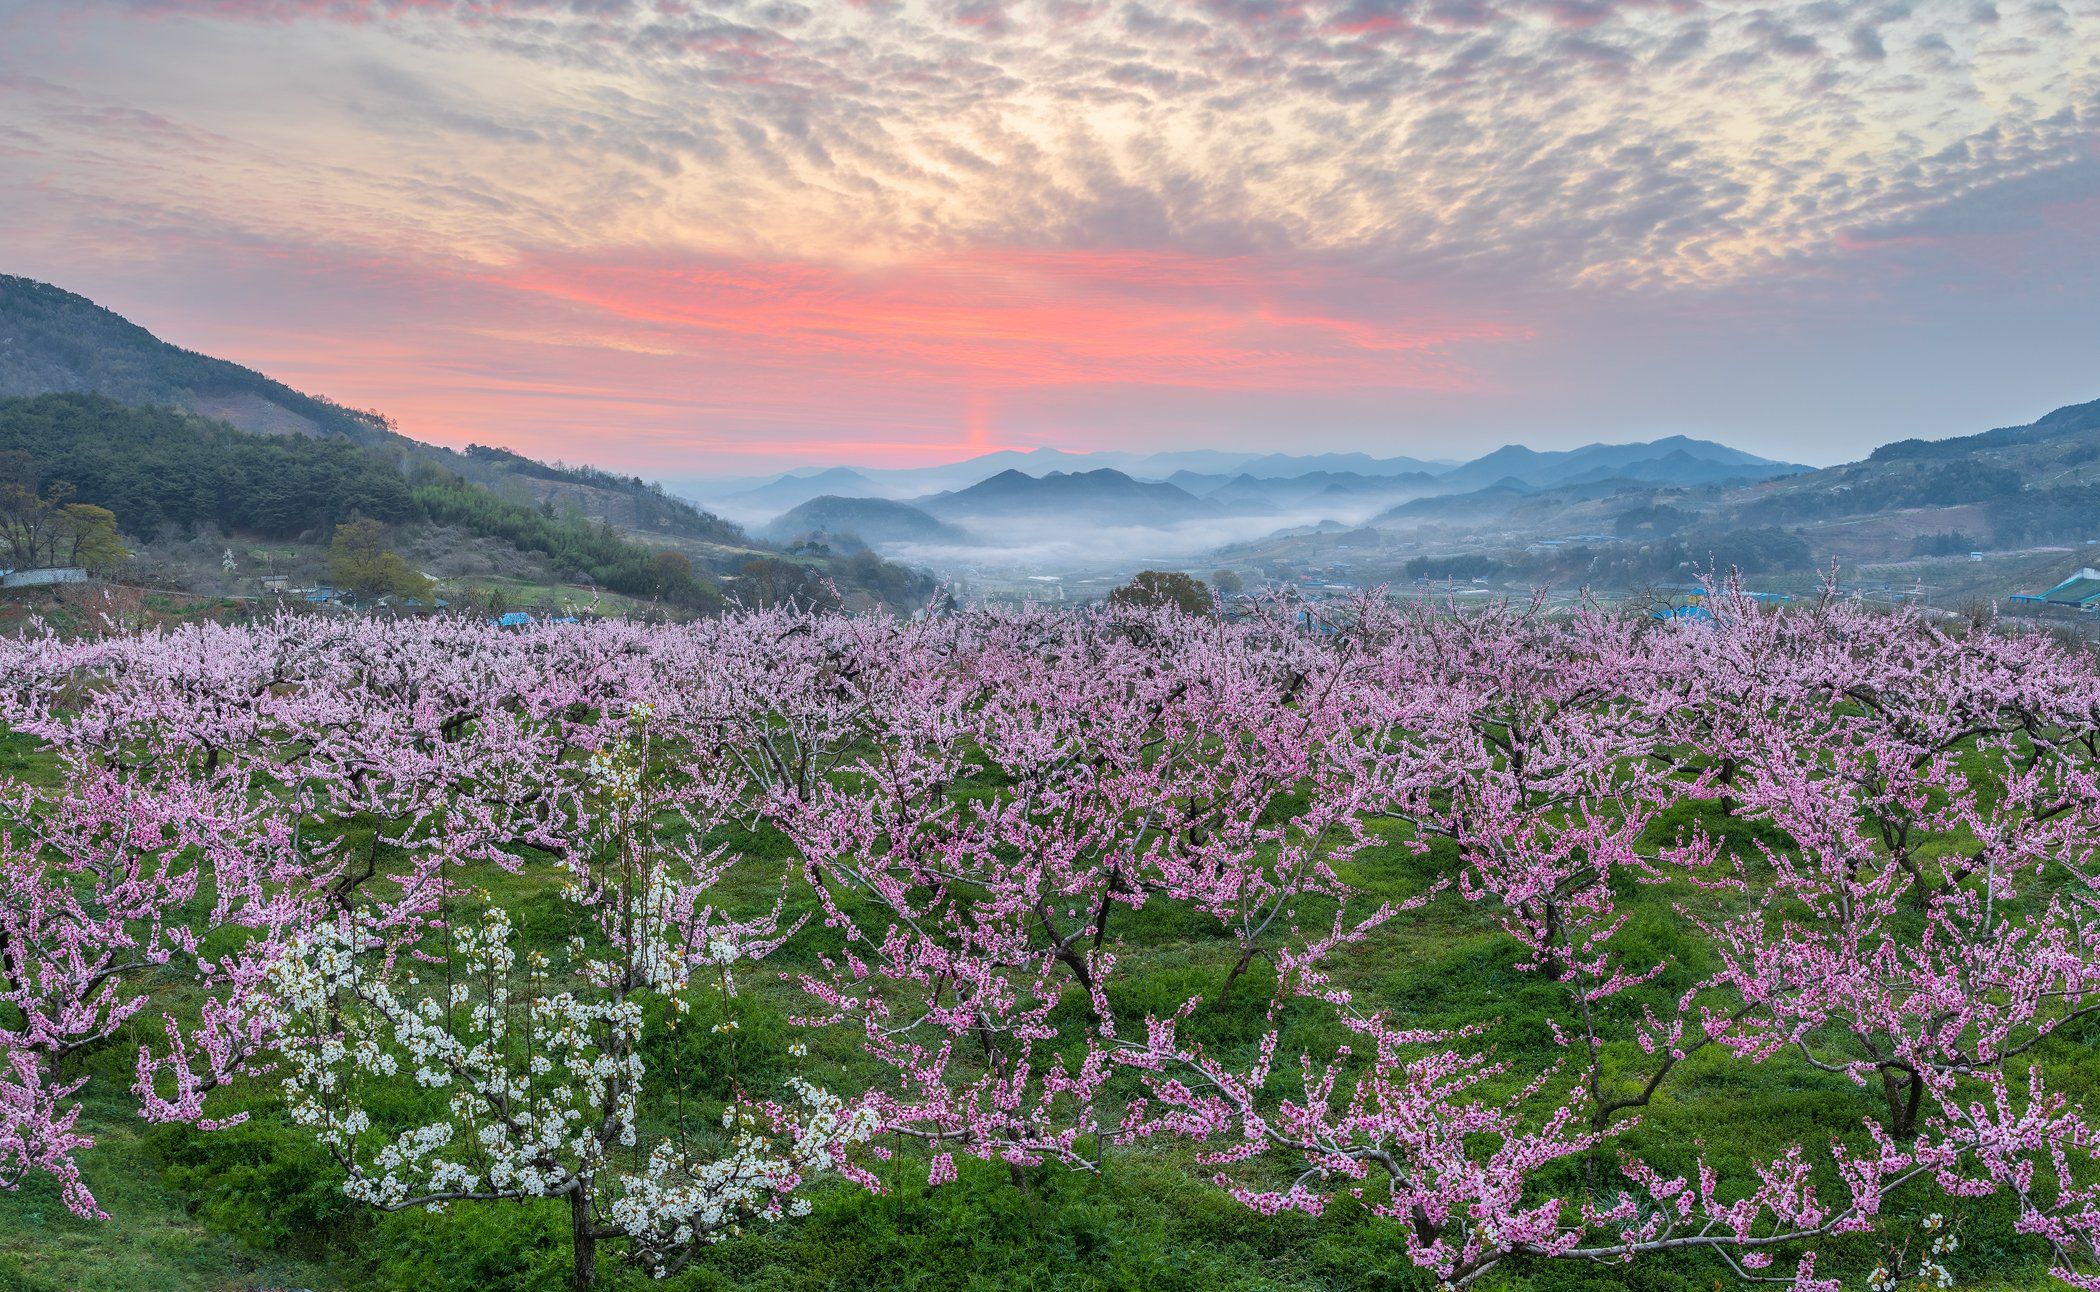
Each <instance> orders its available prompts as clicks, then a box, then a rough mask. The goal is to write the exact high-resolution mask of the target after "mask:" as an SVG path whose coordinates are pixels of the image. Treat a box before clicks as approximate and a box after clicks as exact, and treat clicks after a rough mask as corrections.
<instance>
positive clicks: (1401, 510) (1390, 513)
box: [1369, 476, 1538, 525]
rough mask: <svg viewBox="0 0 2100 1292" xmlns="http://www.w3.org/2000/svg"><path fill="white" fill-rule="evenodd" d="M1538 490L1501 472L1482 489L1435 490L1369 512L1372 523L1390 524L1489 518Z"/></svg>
mask: <svg viewBox="0 0 2100 1292" xmlns="http://www.w3.org/2000/svg"><path fill="white" fill-rule="evenodd" d="M1537 493H1538V490H1536V489H1534V488H1532V487H1531V486H1530V485H1528V484H1525V483H1524V482H1523V481H1522V480H1519V479H1517V478H1516V477H1514V476H1504V477H1503V478H1502V479H1500V480H1497V481H1496V482H1495V483H1493V484H1491V485H1489V486H1488V487H1487V488H1485V489H1475V490H1472V491H1471V492H1469V493H1450V494H1438V495H1436V496H1434V497H1430V498H1415V499H1413V500H1411V501H1408V502H1403V503H1401V504H1399V505H1398V506H1396V507H1389V508H1387V509H1386V510H1384V511H1382V512H1380V513H1378V514H1377V515H1376V516H1373V517H1372V518H1371V520H1370V522H1369V523H1370V524H1372V525H1390V524H1395V523H1399V522H1406V521H1422V520H1475V519H1478V520H1491V519H1494V518H1496V517H1499V516H1503V515H1507V514H1508V513H1509V512H1510V511H1511V510H1512V509H1513V508H1515V507H1516V506H1517V505H1518V504H1519V503H1522V502H1524V501H1525V500H1526V499H1529V498H1531V497H1534V496H1535V495H1536V494H1537Z"/></svg>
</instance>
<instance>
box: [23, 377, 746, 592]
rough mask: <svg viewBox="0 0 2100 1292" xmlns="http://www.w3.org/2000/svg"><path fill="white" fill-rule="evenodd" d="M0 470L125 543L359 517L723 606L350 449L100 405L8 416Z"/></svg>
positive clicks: (623, 556) (679, 572)
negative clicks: (114, 522)
mask: <svg viewBox="0 0 2100 1292" xmlns="http://www.w3.org/2000/svg"><path fill="white" fill-rule="evenodd" d="M0 455H4V458H0V464H4V466H5V468H6V472H7V474H9V475H10V476H13V477H16V478H17V479H19V480H20V481H21V482H22V483H25V484H28V485H29V486H30V487H31V488H32V489H42V488H45V487H48V486H49V485H50V484H54V483H60V482H63V484H64V485H68V486H71V488H72V490H73V495H72V496H74V497H76V498H78V499H80V500H83V501H86V502H91V503H94V504H96V505H98V506H102V507H107V508H109V509H110V510H111V511H112V512H115V513H116V515H117V519H118V523H119V524H120V525H121V526H122V527H123V528H124V530H125V532H127V533H131V534H137V535H148V536H150V535H152V534H153V533H154V532H155V531H157V530H159V529H161V528H162V527H164V526H174V527H178V528H184V529H187V528H191V527H194V526H197V525H200V524H206V525H212V526H215V527H217V528H219V529H221V530H225V531H229V532H241V533H247V534H252V535H255V536H257V537H261V538H271V539H292V538H297V537H299V536H301V535H303V534H311V533H316V532H325V531H327V530H329V529H332V528H333V527H334V526H335V525H336V524H337V523H339V522H341V521H343V520H346V519H348V518H349V517H351V516H353V515H362V516H369V517H371V518H373V519H375V520H383V521H388V522H390V523H397V524H398V523H404V522H416V521H428V522H431V523H435V524H443V525H452V526H456V527H459V528H461V529H464V530H466V531H468V532H470V533H473V534H476V535H480V536H483V537H486V538H492V539H496V540H499V541H501V542H503V543H505V544H508V545H510V546H512V547H515V548H517V549H519V550H521V551H528V552H537V553H540V554H542V555H544V556H546V557H548V558H550V560H551V561H552V563H553V566H554V568H555V570H556V571H557V572H558V573H559V574H561V575H562V576H563V577H565V578H569V579H585V580H589V581H591V582H594V583H597V584H600V585H603V586H604V587H607V588H610V589H612V590H613V591H616V592H622V593H626V594H629V595H632V596H640V597H655V598H661V599H662V600H664V601H666V602H668V603H670V604H672V605H674V606H679V607H682V608H686V609H707V608H711V607H713V606H715V605H717V604H719V603H720V601H721V599H722V594H721V590H720V587H719V586H718V584H717V582H716V580H714V579H712V578H710V577H708V576H707V575H706V574H705V573H703V572H696V571H695V570H694V568H693V566H692V564H691V562H690V561H688V560H687V559H686V558H685V557H683V556H680V555H679V554H677V553H675V552H665V551H656V550H653V549H651V548H648V547H646V546H643V545H642V544H639V543H636V542H633V541H631V540H628V539H625V538H622V537H620V535H619V534H617V533H616V532H615V531H613V530H612V529H611V528H610V527H609V526H606V525H604V524H602V523H601V524H592V523H590V522H588V521H585V520H582V519H580V518H578V517H576V516H574V515H563V514H559V513H557V512H556V511H555V510H554V509H553V508H552V507H551V506H547V507H532V506H528V505H526V504H525V503H522V502H518V501H513V500H510V499H505V498H502V497H500V496H498V495H497V494H496V493H494V492H493V491H491V490H489V489H487V488H485V487H483V486H480V485H477V484H474V483H472V482H470V481H467V480H463V479H461V478H460V477H458V476H457V475H454V474H452V473H450V472H447V471H444V470H442V469H441V468H438V467H435V466H431V465H427V464H424V465H417V466H414V467H412V468H411V469H410V471H409V472H408V473H407V474H403V472H402V471H401V470H399V469H398V468H397V467H395V466H394V465H393V463H392V461H391V460H390V457H389V455H387V454H386V453H385V452H383V451H380V450H376V449H373V448H369V447H366V446H363V445H360V444H357V443H353V442H352V441H350V440H347V439H340V438H315V437H310V436H275V435H251V434H248V433H246V432H244V431H237V430H234V429H233V428H232V427H230V426H228V425H226V424H225V423H223V422H213V421H210V420H207V419H205V418H202V417H198V416H197V415H195V414H192V413H186V412H182V411H180V410H177V409H173V408H133V407H128V406H126V405H124V404H120V403H118V402H116V401H115V400H112V399H108V398H104V397H103V396H100V395H42V396H38V397H35V398H31V399H15V400H7V401H4V402H0Z"/></svg>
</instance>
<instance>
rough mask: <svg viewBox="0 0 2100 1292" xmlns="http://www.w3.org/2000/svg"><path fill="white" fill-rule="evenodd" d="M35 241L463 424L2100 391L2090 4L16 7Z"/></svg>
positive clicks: (784, 437) (1, 180) (248, 337)
mask: <svg viewBox="0 0 2100 1292" xmlns="http://www.w3.org/2000/svg"><path fill="white" fill-rule="evenodd" d="M0 31H4V32H5V33H6V37H5V39H0V271H5V272H13V273H20V274H27V275H29V276H31V277H36V278H41V279H45V280H47V281H51V282H55V283H57V284H59V285H60V286H63V287H66V288H69V289H71V290H74V291H77V292H80V293H82V294H84V295H87V296H89V297H91V298H93V299H94V300H96V301H98V302H99V303H101V304H104V305H106V306H108V307H110V308H112V309H115V310H117V311H119V312H120V313H123V314H125V315H127V316H128V317H130V318H132V319H133V320H135V321H137V322H139V323H141V324H143V325H145V326H146V327H148V328H150V329H152V330H153V331H154V332H155V333H156V334H158V335H160V336H162V337H163V338H165V339H168V340H172V341H175V342H176V343H178V344H181V345H184V346H187V347H189V348H191V349H196V350H202V351H205V352H207V353H212V354H217V355H220V356H223V357H226V358H230V359H234V360H236V361H238V362H241V363H245V364H248V365H250V366H252V367H256V368H259V369H261V370H262V371H264V372H267V373H269V374H270V375H272V376H275V377H278V378H280V379H282V380H284V381H287V382H289V383H291V384H292V385H294V386H297V387H299V388H301V389H304V390H308V391H310V392H313V393H317V394H323V395H327V396H329V397H331V398H334V399H337V400H339V401H341V402H344V403H347V404H351V405H354V406H358V407H368V408H376V409H379V410H381V411H383V412H385V413H386V414H388V415H389V416H391V417H393V418H394V419H395V420H396V421H397V422H398V423H399V425H400V427H401V429H402V430H403V431H405V432H407V433H408V434H411V435H415V436H417V437H419V438H423V439H429V440H433V441H437V442H442V443H451V444H464V443H467V442H479V443H484V444H503V445H507V446H509V447H512V448H515V449H517V450H519V451H521V452H526V453H530V454H533V455H536V456H541V457H548V458H559V459H562V460H566V461H570V462H590V463H594V464H597V465H601V466H607V467H611V468H615V469H621V470H634V471H638V472H641V473H643V474H650V475H655V476H659V477H669V478H674V479H676V478H682V477H695V476H704V475H709V474H755V473H760V472H764V471H769V470H776V469H779V468H781V467H785V466H795V465H817V464H829V463H837V462H849V463H859V464H867V465H874V466H903V465H918V464H924V463H931V462H938V461H947V460H953V459H955V458H958V457H962V456H966V455H968V454H971V453H974V452H979V451H983V450H988V449H993V448H1029V447H1035V446H1039V445H1054V446H1057V447H1061V448H1065V449H1070V450H1078V451H1084V450H1099V449H1119V450H1131V449H1138V450H1143V449H1176V448H1192V447H1216V448H1227V449H1260V450H1265V451H1290V452H1310V451H1320V450H1330V449H1333V450H1362V451H1367V452H1373V453H1384V454H1408V455H1413V456H1442V457H1453V458H1456V457H1469V456H1474V455H1477V454H1479V453H1482V452H1485V451H1487V450H1489V449H1491V448H1493V447H1495V446H1497V445H1499V444H1502V443H1506V442H1519V443H1526V444H1530V445H1532V446H1534V447H1540V448H1556V447H1571V446H1573V445H1577V444H1582V443H1587V442H1591V441H1595V440H1606V441H1625V440H1634V439H1647V438H1652V437H1654V436H1658V435H1665V434H1676V433H1684V434H1692V435H1699V436H1705V437H1709V438H1715V439H1721V440H1724V441H1726V442H1729V443H1731V444H1735V445H1737V446H1739V447H1742V448H1747V449H1750V450H1752V451H1754V452H1761V453H1765V454H1767V455H1769V456H1773V457H1779V458H1785V459H1788V460H1793V461H1802V462H1808V463H1812V464H1818V465H1820V464H1824V463H1829V462H1835V461H1842V460H1846V459H1849V458H1854V457H1858V456H1861V455H1862V454H1864V453H1865V452H1866V451H1867V450H1868V449H1870V448H1871V447H1872V446H1874V445H1875V444H1878V443H1881V442H1884V441H1887V440H1891V439H1898V438H1904V437H1907V436H1926V437H1931V436H1940V435H1950V434H1960V433H1967V432H1973V431H1976V430H1981V429H1986V428H1988V427H1992V426H2000V425H2007V424H2017V423H2022V422H2026V421H2029V420H2032V419H2033V418H2034V417H2035V416H2038V415H2039V414H2041V413H2044V412H2046V411H2048V410H2049V409H2051V408H2053V407H2056V406H2058V405H2061V404H2066V403H2074V402H2082V401H2084V400H2089V399H2094V398H2100V304H2096V302H2100V290H2096V289H2100V0H2039V2H2036V0H1951V2H1946V3H1942V2H1939V0H1869V2H1867V3H1856V2H1839V0H1827V2H1824V3H1810V4H1737V3H1732V2H1730V0H63V2H60V0H52V2H49V3H34V2H27V0H0Z"/></svg>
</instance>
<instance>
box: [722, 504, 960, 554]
mask: <svg viewBox="0 0 2100 1292" xmlns="http://www.w3.org/2000/svg"><path fill="white" fill-rule="evenodd" d="M761 532H762V533H763V534H764V535H765V537H767V538H769V539H771V540H772V541H774V542H776V543H786V542H792V541H793V540H795V539H798V538H803V537H807V536H809V535H813V534H836V535H839V536H841V537H844V536H851V537H853V538H857V539H859V540H861V541H862V542H864V543H878V544H880V543H960V542H965V541H967V537H966V536H965V535H964V534H963V533H962V531H960V530H958V529H955V528H954V527H953V526H949V525H943V524H942V523H941V522H939V521H937V520H935V519H934V518H933V517H931V516H929V515H927V514H926V513H925V512H923V511H920V510H919V509H918V508H917V507H914V506H912V505H911V504H910V503H903V502H891V501H890V500H888V499H886V498H839V497H833V496H831V495H828V494H827V495H825V496H823V497H819V498H812V499H810V500H809V501H808V502H805V503H803V504H802V505H801V506H799V507H796V508H794V509H793V510H791V511H788V512H785V513H783V514H782V515H780V516H779V517H778V518H776V519H775V520H774V521H773V522H772V523H771V524H769V525H767V526H766V527H765V529H764V530H763V531H761Z"/></svg>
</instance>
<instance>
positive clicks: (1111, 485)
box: [918, 468, 1217, 527]
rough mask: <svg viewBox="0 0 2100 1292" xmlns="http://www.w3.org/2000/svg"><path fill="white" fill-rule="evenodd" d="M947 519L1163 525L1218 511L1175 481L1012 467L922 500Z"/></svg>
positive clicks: (924, 505)
mask: <svg viewBox="0 0 2100 1292" xmlns="http://www.w3.org/2000/svg"><path fill="white" fill-rule="evenodd" d="M918 506H919V508H920V509H921V510H922V511H925V512H927V513H930V514H931V515H933V516H935V517H937V518H939V519H941V520H979V521H987V522H999V521H1014V520H1074V521H1088V522H1091V523H1094V524H1112V525H1135V526H1154V527H1157V526H1162V525H1172V524H1175V523H1178V522H1180V521H1184V520H1193V519H1197V518H1200V517H1207V516H1213V515H1216V514H1217V508H1215V507H1213V506H1210V505H1208V504H1207V503H1206V502H1205V501H1204V500H1203V499H1200V498H1197V497H1196V496H1195V495H1193V494H1191V493H1189V492H1187V491H1186V490H1183V489H1178V488H1176V487H1175V486H1173V485H1170V484H1163V483H1156V482H1150V481H1142V480H1133V479H1131V478H1130V477H1129V476H1127V475H1125V474H1123V473H1122V472H1120V471H1111V470H1108V469H1106V468H1103V469H1101V470H1098V471H1075V472H1064V471H1052V472H1051V473H1050V474H1048V475H1045V476H1040V477H1038V476H1031V475H1028V474H1025V473H1024V472H1021V471H1018V470H1006V471H1002V472H1000V473H999V474H998V475H995V476H993V477H992V478H991V479H989V480H983V481H979V482H978V483H977V484H974V485H971V486H970V487H969V488H967V489H959V490H955V491H953V492H950V493H942V494H935V495H933V496H932V497H929V498H922V499H919V500H918Z"/></svg>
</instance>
